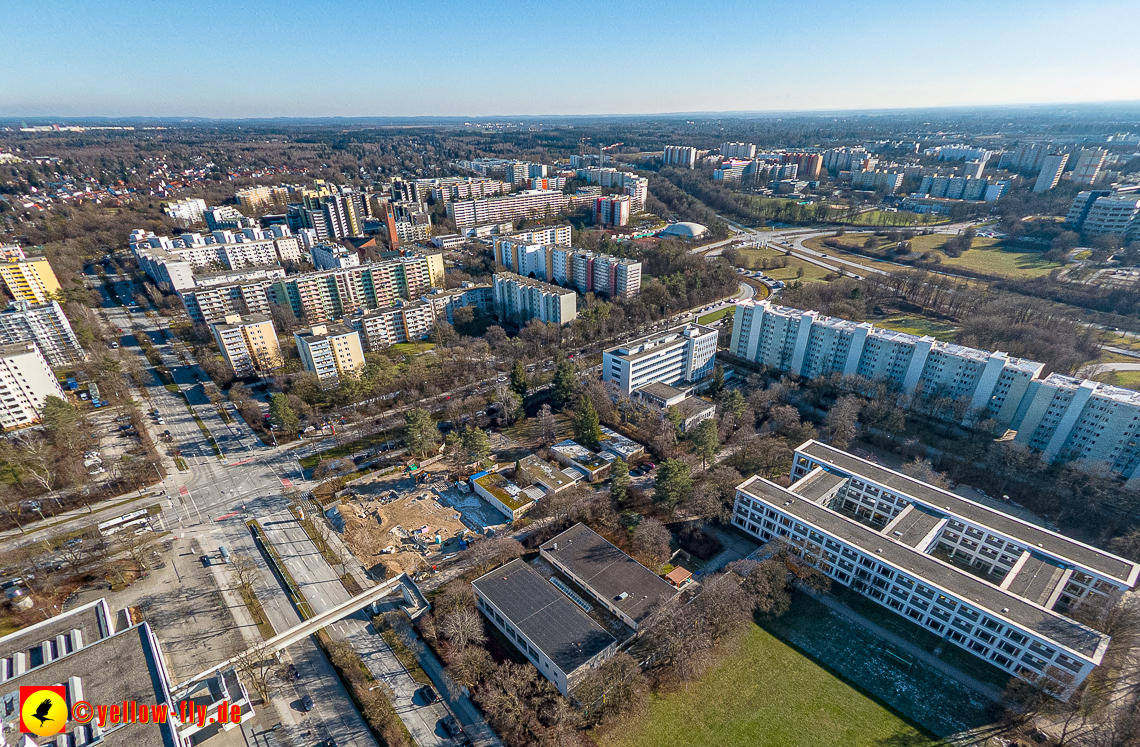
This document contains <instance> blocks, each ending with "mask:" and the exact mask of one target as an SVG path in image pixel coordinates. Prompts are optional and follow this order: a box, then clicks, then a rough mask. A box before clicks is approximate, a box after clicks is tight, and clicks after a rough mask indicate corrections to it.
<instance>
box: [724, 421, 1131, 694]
mask: <svg viewBox="0 0 1140 747" xmlns="http://www.w3.org/2000/svg"><path fill="white" fill-rule="evenodd" d="M792 480H793V483H792V485H791V487H790V488H782V487H780V486H778V485H776V484H775V483H772V482H769V481H768V480H764V479H762V478H760V477H752V478H750V479H748V480H746V481H745V482H743V483H741V484H740V485H739V486H737V489H736V505H735V507H734V516H733V523H734V524H735V525H736V526H737V527H739V528H740V529H743V530H744V531H746V532H748V533H750V534H752V535H754V536H756V537H758V538H759V539H761V540H763V541H765V542H767V541H771V540H774V539H777V538H783V539H785V540H786V541H787V542H788V543H789V545H790V547H791V548H792V550H793V551H794V552H796V553H797V554H798V555H800V556H801V557H803V558H804V559H805V560H806V561H807V562H809V563H811V564H812V565H814V566H816V567H817V568H819V569H820V570H821V571H823V572H824V573H826V574H827V575H828V576H830V577H831V578H832V579H834V580H836V581H838V582H839V583H841V584H843V585H845V586H849V587H851V589H853V590H854V591H857V592H859V593H861V594H863V595H865V596H867V597H870V598H871V599H872V600H874V601H876V602H878V603H879V604H882V605H883V606H885V607H889V608H890V609H893V610H895V611H896V612H898V613H899V614H902V615H906V616H907V617H909V618H910V619H911V620H913V621H914V622H915V623H916V624H918V625H922V626H924V627H926V628H928V629H929V630H931V631H933V632H934V633H936V634H938V635H940V636H942V637H943V638H944V639H945V640H949V641H950V642H951V643H953V644H955V645H956V646H959V647H961V648H962V649H964V650H966V651H968V652H969V653H972V654H973V655H975V656H978V657H979V658H982V659H985V660H986V661H988V662H989V663H991V664H993V665H994V666H996V667H998V668H999V669H1002V670H1004V671H1006V672H1008V673H1010V674H1012V675H1014V676H1016V677H1019V678H1021V679H1023V680H1027V681H1030V682H1035V683H1038V684H1040V685H1041V686H1042V687H1044V688H1046V689H1047V690H1048V691H1050V692H1052V693H1054V694H1056V695H1058V696H1060V697H1063V698H1068V697H1069V695H1071V694H1072V693H1073V691H1074V690H1075V689H1076V688H1077V687H1079V686H1080V684H1081V683H1082V682H1083V681H1084V679H1085V678H1086V677H1087V676H1088V675H1089V673H1090V672H1091V671H1092V670H1093V668H1094V667H1096V666H1097V665H1099V664H1100V663H1101V660H1102V659H1103V657H1104V653H1105V650H1106V649H1107V648H1108V644H1109V640H1110V639H1109V636H1107V635H1105V634H1103V633H1100V632H1098V631H1096V630H1093V629H1092V628H1089V627H1086V626H1085V625H1082V624H1080V623H1078V622H1076V621H1075V620H1073V619H1072V618H1070V617H1068V616H1066V613H1068V612H1070V611H1071V610H1073V609H1075V608H1076V607H1078V606H1079V605H1081V604H1094V605H1096V604H1099V603H1106V602H1109V601H1110V597H1111V596H1113V595H1115V594H1117V593H1120V592H1123V591H1127V590H1128V589H1131V588H1132V587H1134V586H1135V585H1136V582H1137V578H1138V576H1140V565H1137V564H1136V563H1132V562H1129V561H1127V560H1124V559H1123V558H1118V557H1116V556H1114V555H1111V554H1109V553H1106V552H1103V551H1101V550H1098V549H1096V548H1094V547H1090V546H1088V545H1085V544H1082V543H1080V542H1077V541H1076V540H1072V539H1069V538H1068V537H1064V536H1062V535H1060V534H1057V533H1056V532H1051V531H1049V530H1047V529H1043V528H1041V527H1038V526H1035V525H1033V524H1029V523H1027V522H1025V521H1022V520H1021V519H1017V518H1015V517H1013V516H1010V515H1008V514H1005V513H1003V512H1001V511H998V510H995V509H991V508H988V507H986V506H983V505H981V504H978V503H974V502H973V501H969V500H966V499H965V498H962V497H961V496H958V495H955V494H954V493H951V492H949V491H946V490H942V489H940V488H936V487H934V486H933V485H930V484H928V483H924V482H922V481H920V480H915V479H913V478H910V477H907V476H906V475H903V474H900V473H898V472H894V471H893V470H889V469H886V468H885V467H880V466H878V465H876V464H873V463H871V462H868V461H866V460H864V459H860V458H858V457H855V456H853V455H851V454H848V453H847V452H844V451H840V450H839V449H835V448H833V447H830V446H827V445H826V444H822V443H819V442H817V441H808V442H806V443H805V444H803V445H802V446H800V447H799V448H798V449H796V453H795V456H794V461H793V467H792Z"/></svg>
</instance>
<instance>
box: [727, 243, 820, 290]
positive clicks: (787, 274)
mask: <svg viewBox="0 0 1140 747" xmlns="http://www.w3.org/2000/svg"><path fill="white" fill-rule="evenodd" d="M740 254H741V256H743V257H744V258H745V259H746V261H747V262H748V269H752V270H759V269H761V266H762V265H761V260H763V259H765V258H767V259H775V258H777V257H779V258H781V259H785V260H787V262H788V266H787V267H773V268H770V269H767V270H764V274H765V275H767V276H768V277H770V278H774V279H776V280H783V281H784V282H785V283H790V282H792V281H793V280H796V279H797V277H798V275H799V270H800V268H803V271H804V274H803V277H802V278H800V279H802V280H806V281H815V282H822V281H823V279H824V278H825V277H826V276H827V275H828V274H830V271H829V270H825V269H823V268H822V267H820V266H819V265H813V264H812V263H811V262H804V261H803V260H802V259H796V258H795V257H785V256H784V253H783V252H781V251H777V250H775V249H741V250H740Z"/></svg>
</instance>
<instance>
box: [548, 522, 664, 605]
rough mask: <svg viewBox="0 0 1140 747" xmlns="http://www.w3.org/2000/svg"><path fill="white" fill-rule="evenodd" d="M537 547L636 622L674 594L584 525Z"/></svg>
mask: <svg viewBox="0 0 1140 747" xmlns="http://www.w3.org/2000/svg"><path fill="white" fill-rule="evenodd" d="M540 549H541V550H542V551H543V552H545V553H546V554H547V555H548V556H549V557H551V558H553V559H554V560H555V561H557V563H559V564H561V565H562V566H564V567H566V568H567V569H569V570H570V572H571V573H573V574H574V575H575V576H577V577H578V578H579V579H581V580H582V582H583V583H585V584H586V585H587V586H589V587H590V588H591V589H592V590H593V591H594V593H596V594H597V595H598V596H599V597H601V598H602V599H606V600H608V601H609V603H610V604H611V605H612V606H613V607H615V608H616V609H618V610H621V612H622V613H624V614H625V615H627V616H629V618H630V619H632V620H633V621H635V622H638V623H640V622H642V621H643V620H645V618H647V617H649V615H651V614H652V613H653V612H654V610H656V609H657V608H658V607H660V606H661V605H663V604H665V603H666V602H668V601H669V600H670V599H672V598H673V596H674V595H675V594H676V593H677V590H676V589H674V588H673V587H672V586H671V585H670V584H669V582H668V581H666V580H665V579H663V578H661V577H660V576H658V575H657V574H656V573H654V572H653V571H651V570H649V569H648V568H646V567H645V566H643V565H642V564H641V563H638V562H637V561H636V560H634V559H633V558H631V557H630V556H628V555H626V554H625V553H624V552H622V551H621V550H619V549H618V548H617V547H616V546H614V545H613V544H612V543H610V542H609V540H607V539H606V538H605V537H602V536H601V535H600V534H598V533H597V532H595V531H594V530H592V529H590V528H589V527H587V526H586V525H585V524H575V525H574V526H572V527H570V528H569V529H567V530H566V531H565V532H563V533H562V534H560V535H558V536H557V537H554V538H553V539H551V540H550V541H549V542H545V543H543V544H542V546H541V548H540ZM623 594H624V595H625V596H624V597H622V595H623Z"/></svg>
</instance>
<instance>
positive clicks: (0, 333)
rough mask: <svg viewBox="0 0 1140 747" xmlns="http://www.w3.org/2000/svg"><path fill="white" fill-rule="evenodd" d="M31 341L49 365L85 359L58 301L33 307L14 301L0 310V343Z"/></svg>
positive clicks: (66, 363) (24, 302)
mask: <svg viewBox="0 0 1140 747" xmlns="http://www.w3.org/2000/svg"><path fill="white" fill-rule="evenodd" d="M16 342H34V343H35V344H36V345H38V346H39V348H40V352H42V353H43V354H44V357H45V358H47V360H48V363H50V364H51V365H52V366H53V367H58V366H66V365H68V364H69V363H76V362H77V361H82V360H86V359H87V353H85V352H84V351H83V348H82V347H81V346H80V345H79V338H77V337H76V336H75V332H74V330H72V329H71V322H69V321H67V317H66V316H64V313H63V308H62V307H60V305H59V302H58V301H52V302H50V303H46V304H42V305H39V306H35V305H32V304H29V303H28V302H26V301H16V302H14V303H13V304H12V305H11V306H9V307H8V308H7V309H5V310H4V311H0V345H10V344H12V343H16Z"/></svg>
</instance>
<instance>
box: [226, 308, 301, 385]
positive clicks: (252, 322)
mask: <svg viewBox="0 0 1140 747" xmlns="http://www.w3.org/2000/svg"><path fill="white" fill-rule="evenodd" d="M210 331H211V332H213V333H214V341H215V342H217V343H218V349H219V350H221V351H222V357H223V358H225V359H226V363H228V364H229V366H230V369H231V370H233V372H234V376H236V377H237V378H239V379H241V378H245V377H247V376H253V375H255V374H257V373H259V372H264V371H272V370H273V369H275V368H280V367H281V365H282V363H283V362H284V361H283V360H282V358H281V346H280V344H279V343H278V341H277V330H276V329H274V327H273V321H272V320H271V319H270V318H269V317H267V316H265V315H263V314H252V315H249V316H244V317H243V316H239V315H237V314H231V315H229V316H227V317H225V319H224V320H223V322H222V323H221V324H211V325H210Z"/></svg>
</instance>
